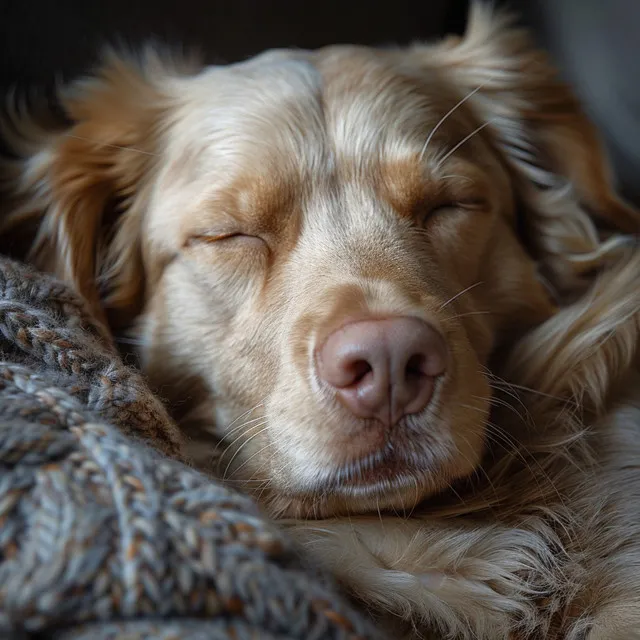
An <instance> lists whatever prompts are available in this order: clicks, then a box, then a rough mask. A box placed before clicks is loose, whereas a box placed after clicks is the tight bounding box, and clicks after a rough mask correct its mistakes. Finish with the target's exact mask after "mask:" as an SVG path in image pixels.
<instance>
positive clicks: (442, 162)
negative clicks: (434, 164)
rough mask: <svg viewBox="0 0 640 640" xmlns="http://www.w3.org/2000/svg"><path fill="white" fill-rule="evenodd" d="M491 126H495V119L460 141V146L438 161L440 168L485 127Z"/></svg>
mask: <svg viewBox="0 0 640 640" xmlns="http://www.w3.org/2000/svg"><path fill="white" fill-rule="evenodd" d="M490 124H493V119H491V120H487V121H486V122H483V123H482V124H481V125H480V126H479V127H476V128H475V129H474V130H473V131H472V132H471V133H470V134H469V135H467V136H465V137H464V138H462V140H460V142H458V144H456V145H455V146H454V147H453V148H452V149H450V150H449V151H447V153H445V154H444V156H442V157H441V158H440V159H439V160H438V166H439V167H441V166H442V165H443V164H444V163H445V162H446V161H447V159H448V158H450V157H451V156H452V155H453V154H454V153H455V152H456V151H457V150H458V149H459V148H460V147H461V146H462V145H463V144H465V143H466V142H468V141H469V140H471V138H473V136H475V135H477V134H478V133H480V132H481V131H482V130H483V129H484V128H485V127H488V126H489V125H490Z"/></svg>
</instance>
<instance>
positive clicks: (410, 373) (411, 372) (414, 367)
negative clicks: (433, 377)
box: [404, 353, 425, 380]
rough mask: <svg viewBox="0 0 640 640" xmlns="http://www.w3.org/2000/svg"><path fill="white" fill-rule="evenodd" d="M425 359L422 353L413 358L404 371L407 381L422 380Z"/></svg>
mask: <svg viewBox="0 0 640 640" xmlns="http://www.w3.org/2000/svg"><path fill="white" fill-rule="evenodd" d="M424 365H425V357H424V355H422V354H421V353H416V354H415V355H413V356H411V357H410V358H409V360H408V362H407V366H406V367H405V369H404V375H405V378H406V379H407V380H415V379H417V378H422V377H423V376H424V375H425V373H424V370H425V369H424Z"/></svg>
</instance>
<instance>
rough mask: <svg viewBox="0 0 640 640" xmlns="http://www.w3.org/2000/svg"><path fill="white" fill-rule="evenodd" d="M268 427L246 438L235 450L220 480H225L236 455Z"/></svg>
mask: <svg viewBox="0 0 640 640" xmlns="http://www.w3.org/2000/svg"><path fill="white" fill-rule="evenodd" d="M267 428H268V427H264V428H263V429H261V430H260V431H258V432H257V433H254V434H253V435H252V436H250V437H248V438H247V439H246V440H245V441H244V442H243V443H242V444H241V445H240V446H239V447H238V449H237V450H236V452H235V453H234V454H233V455H232V456H231V460H229V462H228V464H227V467H226V469H225V470H224V473H223V474H222V479H223V480H226V479H227V474H228V473H229V469H230V467H231V465H232V464H233V461H234V460H235V459H236V458H237V456H238V454H239V453H240V452H241V451H242V450H243V449H244V448H245V447H246V446H247V445H248V444H249V443H250V442H251V441H252V440H253V439H254V438H257V437H258V436H259V435H260V434H262V433H264V432H265V431H266V430H267Z"/></svg>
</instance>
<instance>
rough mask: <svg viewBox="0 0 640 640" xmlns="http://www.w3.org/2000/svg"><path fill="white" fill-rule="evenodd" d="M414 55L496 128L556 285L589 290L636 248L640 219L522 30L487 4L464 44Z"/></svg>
mask: <svg viewBox="0 0 640 640" xmlns="http://www.w3.org/2000/svg"><path fill="white" fill-rule="evenodd" d="M416 52H417V54H418V56H420V61H421V64H423V65H429V66H430V67H432V68H433V69H434V70H435V71H439V72H441V73H443V75H444V76H445V77H446V78H449V79H450V80H451V81H452V82H453V84H454V85H455V86H456V87H457V88H458V89H459V93H460V97H461V98H463V97H465V96H467V97H468V100H467V103H468V105H469V106H470V107H471V108H472V109H473V110H474V111H475V113H476V115H477V116H478V118H479V119H480V122H481V123H484V122H488V123H489V124H488V125H487V129H488V130H489V131H490V133H491V134H492V138H493V140H494V141H495V144H496V146H497V147H498V148H499V150H500V153H501V154H502V155H503V157H504V159H505V161H506V163H507V166H508V167H509V169H510V171H511V173H512V176H513V180H514V184H515V185H516V193H517V196H518V200H519V203H520V207H521V210H520V211H519V212H518V213H519V215H520V216H521V220H519V221H518V224H519V225H520V227H521V229H522V228H524V232H525V235H526V239H527V244H528V246H529V248H530V250H531V251H532V253H533V255H534V257H536V258H537V259H538V260H539V261H540V263H541V266H542V267H543V268H544V270H545V271H546V274H547V277H548V278H549V280H550V281H551V283H552V285H554V286H555V288H556V289H557V290H559V291H560V292H565V293H567V292H575V291H576V290H581V289H582V287H583V286H584V284H585V280H586V279H587V276H589V275H591V274H592V273H593V272H594V271H596V270H598V269H599V268H600V267H602V266H604V265H605V264H606V263H607V262H608V261H609V259H615V258H616V257H617V256H618V255H619V254H620V253H621V252H622V251H623V250H624V247H625V246H628V245H629V240H630V239H629V238H628V237H624V236H622V235H621V234H623V233H626V234H635V233H637V232H638V231H639V230H640V215H639V213H638V212H637V211H636V210H634V209H633V208H631V207H629V206H628V205H626V204H624V203H623V202H622V201H621V200H620V199H619V198H618V197H617V196H616V194H615V191H614V187H613V185H612V177H611V172H610V169H609V165H608V162H607V158H606V156H605V153H604V151H603V148H602V146H601V144H600V141H599V139H598V135H597V133H596V131H595V129H594V127H593V126H592V124H591V123H590V122H589V120H588V118H587V117H586V115H585V114H584V112H583V111H582V109H581V107H580V105H579V104H578V101H577V100H576V98H575V97H574V95H573V94H572V92H571V91H570V89H569V88H568V87H567V86H565V85H564V84H563V83H562V82H561V81H560V80H559V79H558V77H557V75H556V72H555V70H554V69H553V67H552V66H551V65H550V64H549V62H548V60H547V58H546V56H545V54H544V53H542V52H541V51H538V50H536V49H535V47H534V46H533V45H532V43H531V42H530V39H529V37H528V35H527V33H526V32H525V31H524V30H522V29H519V28H516V27H515V26H514V25H513V24H512V19H511V18H510V17H509V16H508V15H506V14H504V13H500V12H498V13H496V12H495V11H494V10H493V9H492V8H491V7H489V6H488V5H487V4H483V3H482V2H480V1H479V0H472V3H471V10H470V14H469V21H468V26H467V30H466V33H465V35H464V36H463V37H462V38H457V39H450V40H447V41H445V42H444V43H442V44H440V45H435V46H430V47H429V46H427V47H417V48H416V49H415V50H414V54H415V53H416ZM598 226H600V227H601V228H600V229H598ZM602 226H604V227H605V228H602ZM607 227H608V231H607V229H606V228H607ZM612 230H615V233H613V234H612V233H611V231H612Z"/></svg>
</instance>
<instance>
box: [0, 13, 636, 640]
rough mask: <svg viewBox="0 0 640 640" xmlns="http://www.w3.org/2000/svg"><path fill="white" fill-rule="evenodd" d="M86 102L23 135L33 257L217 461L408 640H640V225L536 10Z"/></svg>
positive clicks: (161, 74) (170, 78)
mask: <svg viewBox="0 0 640 640" xmlns="http://www.w3.org/2000/svg"><path fill="white" fill-rule="evenodd" d="M61 102H62V105H63V107H64V111H65V114H66V117H67V118H68V122H66V123H65V124H64V125H63V126H60V127H54V126H50V125H47V126H44V125H40V124H38V122H37V119H36V118H34V117H32V116H27V115H26V114H24V113H22V111H21V110H20V109H19V108H15V109H14V113H13V116H12V117H11V118H10V120H11V123H10V124H7V125H6V126H5V138H6V139H7V140H8V141H9V143H10V145H11V147H12V149H13V152H14V154H15V157H13V158H12V159H10V160H6V161H4V162H3V166H2V175H3V194H4V200H3V205H2V206H3V210H2V218H1V222H2V226H1V230H2V234H3V237H5V238H8V237H10V238H18V237H22V235H24V234H27V236H29V237H30V238H31V239H32V240H33V242H32V245H31V249H30V251H29V255H28V259H29V260H30V261H31V262H32V263H34V264H35V265H37V266H38V267H39V268H41V269H45V270H48V271H51V272H53V273H55V274H57V275H58V276H59V277H60V278H62V279H63V280H65V281H66V282H68V283H70V284H71V285H72V286H73V287H74V288H75V289H76V290H77V291H78V292H79V293H80V294H81V295H82V296H83V297H84V298H85V299H86V301H87V303H88V304H89V305H91V308H92V309H93V311H94V313H95V314H96V315H97V316H99V317H100V318H102V319H103V320H104V321H105V322H106V323H108V325H109V326H110V327H111V330H112V331H113V335H115V336H119V335H125V336H129V338H124V339H125V340H126V339H129V340H131V341H132V342H134V343H135V347H136V351H137V353H138V356H139V358H140V364H141V367H142V368H143V370H144V371H145V373H146V375H147V376H148V378H149V380H150V382H151V384H152V385H153V387H154V388H155V389H156V390H157V392H158V393H159V394H160V395H161V396H162V397H163V398H164V399H165V400H166V402H167V404H168V406H169V407H170V408H171V409H172V411H173V415H174V416H175V418H176V420H177V421H178V423H179V424H180V426H181V427H182V429H183V431H184V433H185V437H186V439H187V452H188V455H189V457H190V459H191V460H192V461H193V463H194V464H197V465H198V466H200V467H201V468H203V469H204V470H205V471H208V472H210V473H219V474H220V475H222V476H223V477H224V478H225V480H227V481H228V482H231V483H234V484H235V485H237V486H239V487H240V488H242V489H243V490H244V491H247V492H249V493H250V494H252V495H254V496H255V498H256V499H257V500H258V501H259V502H260V503H261V504H262V505H263V507H264V508H265V509H266V510H267V511H268V512H269V513H270V514H271V515H272V516H273V517H274V518H278V519H280V520H281V522H282V524H283V526H284V527H286V528H287V529H288V531H289V533H290V534H291V536H293V538H294V539H295V540H296V541H297V542H298V543H299V545H300V546H301V548H302V549H304V551H305V553H307V554H308V557H309V558H310V559H312V560H313V561H314V562H318V563H319V564H320V565H322V566H324V567H325V568H327V569H328V570H330V571H331V572H333V574H334V575H335V576H336V578H337V579H338V580H339V581H340V582H341V584H343V585H344V587H345V589H347V590H348V591H349V592H350V593H351V595H353V596H354V597H355V598H356V599H358V600H359V601H360V602H361V603H362V605H363V606H364V607H365V608H367V609H368V610H369V611H371V615H373V616H376V617H379V618H380V624H381V628H385V629H386V630H387V631H388V633H389V634H390V637H393V638H401V637H407V638H418V637H426V636H427V634H433V637H444V638H488V639H497V638H519V639H521V638H568V639H577V638H581V639H582V638H589V639H590V640H597V639H605V638H606V639H608V640H611V639H614V638H619V639H621V640H622V639H624V640H629V639H630V638H634V637H637V638H640V570H639V569H638V567H639V565H640V462H639V461H640V437H639V436H640V430H639V426H640V404H639V402H638V401H639V400H640V394H638V391H637V389H638V387H637V376H636V371H637V361H636V354H637V346H638V332H639V327H638V320H639V318H640V286H638V283H639V282H640V253H639V252H638V251H637V249H636V240H635V234H637V232H638V229H639V228H640V214H639V212H638V211H636V210H635V209H633V208H632V207H630V206H629V205H627V204H626V203H624V202H623V201H622V200H621V199H620V198H619V197H618V196H617V195H616V193H615V189H614V186H613V184H612V179H611V175H610V170H609V165H608V163H607V159H606V155H605V153H604V152H603V149H602V146H601V144H600V142H599V139H598V135H597V132H596V131H595V129H594V127H593V126H592V124H591V123H590V122H589V120H588V118H587V117H586V116H585V114H584V113H583V111H582V109H581V107H580V105H579V103H578V101H577V100H576V98H575V97H574V96H573V94H572V93H571V91H570V89H569V88H568V87H566V86H565V85H564V84H563V83H562V82H561V81H560V80H559V79H558V78H557V76H556V73H555V71H554V69H553V67H552V65H551V64H550V63H549V62H548V61H547V59H546V57H545V55H544V54H543V53H541V52H540V51H538V50H536V48H535V47H534V46H533V45H532V44H531V43H530V41H529V38H528V37H527V34H526V33H525V32H523V31H522V30H520V29H519V28H517V27H516V26H514V25H513V23H512V21H511V19H510V18H509V17H508V16H507V15H505V14H503V13H501V12H496V11H494V10H492V9H490V8H488V7H487V6H486V5H484V4H482V3H480V2H473V3H472V6H471V9H470V15H469V20H468V26H467V29H466V31H465V33H464V35H463V36H461V37H451V38H447V39H444V40H443V41H440V42H435V43H427V44H416V45H412V46H409V47H403V48H388V49H372V48H365V47H355V46H335V47H328V48H324V49H321V50H318V51H313V52H308V51H293V50H277V51H270V52H267V53H264V54H262V55H260V56H258V57H256V58H253V59H251V60H249V61H246V62H242V63H239V64H233V65H229V66H218V67H203V66H201V65H199V64H198V63H197V62H194V61H191V60H184V59H176V58H171V57H169V56H166V55H164V54H162V53H160V52H159V51H158V50H154V49H147V50H145V51H144V52H143V53H142V54H140V55H139V56H133V55H129V54H126V55H125V54H121V53H110V54H108V55H107V56H106V57H105V60H104V62H103V63H102V65H101V66H100V67H99V68H98V69H97V70H96V72H95V73H93V74H92V75H91V76H89V77H88V78H86V79H82V80H79V81H77V82H75V83H73V84H72V85H71V86H70V87H67V88H64V89H63V90H62V92H61ZM32 233H34V234H35V235H34V236H33V237H31V235H30V234H32ZM381 612H382V613H381Z"/></svg>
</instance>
